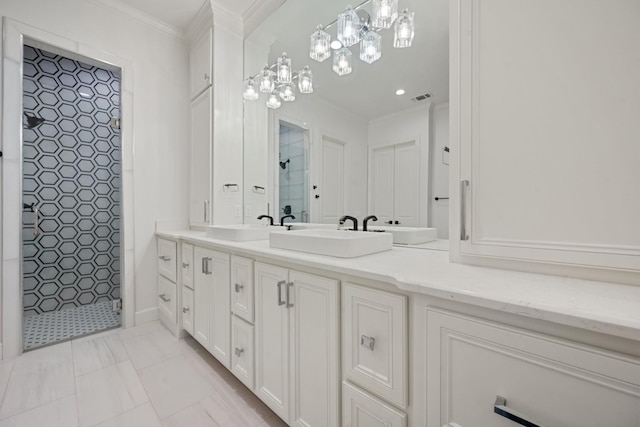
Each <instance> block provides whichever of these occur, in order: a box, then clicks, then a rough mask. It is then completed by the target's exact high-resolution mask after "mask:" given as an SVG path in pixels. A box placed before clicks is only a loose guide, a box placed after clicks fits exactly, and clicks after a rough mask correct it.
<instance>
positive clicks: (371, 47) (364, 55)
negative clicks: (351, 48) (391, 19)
mask: <svg viewBox="0 0 640 427" xmlns="http://www.w3.org/2000/svg"><path fill="white" fill-rule="evenodd" d="M381 56H382V37H380V34H378V33H376V32H375V31H369V32H368V33H367V34H365V35H364V37H362V41H361V42H360V59H361V60H363V61H364V62H366V63H368V64H371V63H372V62H374V61H377V60H378V59H380V57H381Z"/></svg>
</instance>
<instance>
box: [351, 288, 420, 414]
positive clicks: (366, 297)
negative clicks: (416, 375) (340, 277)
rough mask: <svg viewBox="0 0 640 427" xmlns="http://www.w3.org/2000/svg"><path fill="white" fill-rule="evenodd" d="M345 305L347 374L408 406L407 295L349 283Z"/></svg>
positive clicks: (389, 399) (363, 385)
mask: <svg viewBox="0 0 640 427" xmlns="http://www.w3.org/2000/svg"><path fill="white" fill-rule="evenodd" d="M342 307H343V310H344V313H343V329H342V369H343V372H344V376H345V378H347V379H348V380H350V381H352V382H354V383H355V384H357V385H359V386H361V387H363V388H365V389H367V390H369V391H371V392H372V393H375V394H377V395H378V396H380V397H382V398H384V399H386V400H388V401H389V402H391V403H394V404H396V405H398V406H400V407H402V408H406V407H407V403H408V378H407V375H408V374H407V371H408V369H407V345H408V344H407V339H408V328H407V321H408V320H407V297H406V296H404V295H397V294H392V293H390V292H384V291H379V290H376V289H371V288H366V287H362V286H357V285H353V284H351V283H345V285H344V286H343V297H342Z"/></svg>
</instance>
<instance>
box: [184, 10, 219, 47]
mask: <svg viewBox="0 0 640 427" xmlns="http://www.w3.org/2000/svg"><path fill="white" fill-rule="evenodd" d="M212 26H213V11H212V10H211V2H210V1H209V0H206V1H205V2H204V3H202V6H201V7H200V10H198V13H197V14H196V16H195V18H193V21H191V23H190V24H189V28H187V32H186V35H187V38H188V39H189V40H190V41H191V42H192V43H193V42H194V41H196V40H198V39H199V38H200V37H201V36H202V34H204V33H205V32H206V31H207V30H208V29H210V28H211V27H212Z"/></svg>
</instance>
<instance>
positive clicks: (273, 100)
mask: <svg viewBox="0 0 640 427" xmlns="http://www.w3.org/2000/svg"><path fill="white" fill-rule="evenodd" d="M281 105H282V102H280V98H279V97H278V95H276V94H275V93H272V94H270V95H269V99H267V107H269V108H270V109H272V110H277V109H278V108H280V106H281Z"/></svg>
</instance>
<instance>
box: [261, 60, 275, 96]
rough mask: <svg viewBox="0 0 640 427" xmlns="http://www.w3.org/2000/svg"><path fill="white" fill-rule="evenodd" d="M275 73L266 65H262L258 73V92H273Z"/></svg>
mask: <svg viewBox="0 0 640 427" xmlns="http://www.w3.org/2000/svg"><path fill="white" fill-rule="evenodd" d="M275 74H276V73H274V72H273V71H271V70H270V69H269V67H268V66H267V67H264V70H262V73H260V92H264V93H270V92H273V89H274V87H275Z"/></svg>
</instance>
